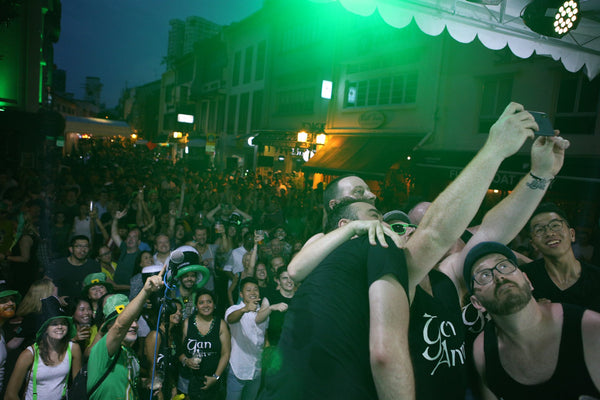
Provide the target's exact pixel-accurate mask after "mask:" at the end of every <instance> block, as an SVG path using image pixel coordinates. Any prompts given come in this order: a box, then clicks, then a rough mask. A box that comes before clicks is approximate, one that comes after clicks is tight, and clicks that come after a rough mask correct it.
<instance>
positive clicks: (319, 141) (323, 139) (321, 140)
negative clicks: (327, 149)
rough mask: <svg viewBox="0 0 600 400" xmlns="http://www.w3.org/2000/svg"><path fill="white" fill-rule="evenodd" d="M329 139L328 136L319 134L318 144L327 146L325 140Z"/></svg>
mask: <svg viewBox="0 0 600 400" xmlns="http://www.w3.org/2000/svg"><path fill="white" fill-rule="evenodd" d="M326 139H327V135H326V134H324V133H319V134H318V135H317V138H316V143H317V144H325V140H326Z"/></svg>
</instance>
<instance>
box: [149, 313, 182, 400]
mask: <svg viewBox="0 0 600 400" xmlns="http://www.w3.org/2000/svg"><path fill="white" fill-rule="evenodd" d="M172 306H173V307H175V308H174V309H173V310H171V311H172V314H170V315H169V316H168V319H169V327H168V328H169V329H168V335H167V329H166V326H165V325H166V324H165V318H161V323H160V328H159V330H158V332H157V331H156V326H154V327H151V328H153V330H151V331H150V333H148V336H146V340H145V343H144V356H145V360H146V367H147V369H148V373H149V374H150V378H149V382H148V383H149V384H150V383H151V382H152V369H153V364H154V360H155V359H154V350H155V348H156V349H157V353H156V366H155V367H154V371H155V373H154V386H153V390H158V389H159V388H161V384H162V389H161V391H160V393H159V394H158V396H157V399H158V400H162V399H167V400H168V399H171V398H172V397H173V396H174V395H175V394H176V388H175V387H176V385H177V377H178V375H179V369H178V366H179V362H178V360H177V344H178V343H181V340H182V337H181V318H182V312H181V311H182V309H183V305H182V304H181V303H180V302H179V301H175V302H174V303H172ZM163 312H165V311H163ZM157 341H158V342H157Z"/></svg>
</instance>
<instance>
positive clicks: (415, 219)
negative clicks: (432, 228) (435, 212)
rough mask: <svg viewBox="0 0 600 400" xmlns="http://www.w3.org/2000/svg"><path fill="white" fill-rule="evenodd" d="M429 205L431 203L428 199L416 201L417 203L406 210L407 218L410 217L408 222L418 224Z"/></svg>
mask: <svg viewBox="0 0 600 400" xmlns="http://www.w3.org/2000/svg"><path fill="white" fill-rule="evenodd" d="M430 205H431V203H430V202H428V201H422V202H420V203H417V205H416V206H414V207H413V208H412V209H411V210H410V211H409V212H408V218H410V222H412V223H413V224H415V225H419V224H420V223H421V220H422V219H423V216H424V215H425V213H426V212H427V210H428V209H429V206H430Z"/></svg>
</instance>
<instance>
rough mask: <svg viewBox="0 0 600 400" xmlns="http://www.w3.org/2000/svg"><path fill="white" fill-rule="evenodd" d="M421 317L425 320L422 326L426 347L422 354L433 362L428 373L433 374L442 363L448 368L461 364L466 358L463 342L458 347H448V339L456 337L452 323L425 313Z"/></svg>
mask: <svg viewBox="0 0 600 400" xmlns="http://www.w3.org/2000/svg"><path fill="white" fill-rule="evenodd" d="M423 318H425V319H426V320H427V321H426V322H425V326H424V327H423V340H424V342H425V343H426V344H427V347H426V348H425V351H423V353H422V355H423V357H424V358H425V359H426V360H428V361H433V362H434V363H435V367H434V368H433V370H432V371H431V374H430V375H432V376H433V375H434V374H435V372H436V371H437V369H438V368H439V367H440V366H442V365H446V366H447V367H448V368H452V367H454V366H456V365H463V364H464V363H465V359H466V354H465V342H464V341H463V342H462V343H461V345H460V347H459V348H454V349H453V348H448V339H449V338H453V337H456V328H455V327H454V324H452V322H450V321H445V320H440V319H439V318H438V317H437V316H435V315H429V314H427V313H425V314H423Z"/></svg>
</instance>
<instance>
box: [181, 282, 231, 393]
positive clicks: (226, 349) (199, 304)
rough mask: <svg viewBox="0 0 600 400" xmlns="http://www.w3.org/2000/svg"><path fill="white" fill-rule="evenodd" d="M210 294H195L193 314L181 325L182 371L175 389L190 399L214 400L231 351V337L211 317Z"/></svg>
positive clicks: (203, 291) (200, 291)
mask: <svg viewBox="0 0 600 400" xmlns="http://www.w3.org/2000/svg"><path fill="white" fill-rule="evenodd" d="M215 308H216V305H215V298H214V294H213V293H212V292H211V291H209V290H207V289H204V288H201V289H198V290H197V291H196V313H195V314H194V315H193V316H191V317H190V318H189V319H187V320H185V321H184V322H183V337H184V339H183V354H181V355H180V356H179V361H181V364H182V365H183V369H182V371H181V373H180V375H179V381H178V383H177V389H178V391H179V392H181V393H185V394H187V395H188V398H189V399H190V400H199V399H202V400H209V399H211V400H212V399H216V398H217V394H218V392H219V382H220V381H219V380H220V378H221V375H222V374H223V372H225V368H226V367H227V363H228V362H229V355H230V352H231V337H230V336H229V329H228V328H227V324H226V323H225V321H224V320H222V319H220V318H217V317H215V315H214V312H215Z"/></svg>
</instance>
